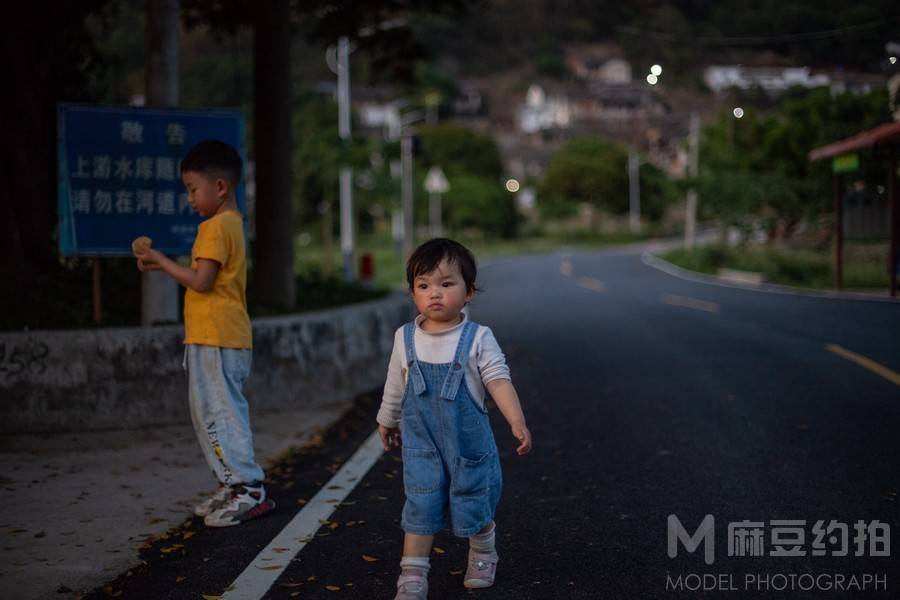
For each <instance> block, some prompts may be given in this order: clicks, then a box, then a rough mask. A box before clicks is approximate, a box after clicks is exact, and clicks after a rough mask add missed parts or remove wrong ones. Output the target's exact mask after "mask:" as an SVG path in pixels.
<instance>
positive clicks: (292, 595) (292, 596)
mask: <svg viewBox="0 0 900 600" xmlns="http://www.w3.org/2000/svg"><path fill="white" fill-rule="evenodd" d="M299 595H300V592H294V593H293V594H291V598H296V597H297V596H299Z"/></svg>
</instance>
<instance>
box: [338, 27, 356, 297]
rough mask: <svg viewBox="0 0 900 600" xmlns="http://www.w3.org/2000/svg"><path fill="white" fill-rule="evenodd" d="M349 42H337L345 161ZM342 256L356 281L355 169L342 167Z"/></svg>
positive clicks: (346, 276)
mask: <svg viewBox="0 0 900 600" xmlns="http://www.w3.org/2000/svg"><path fill="white" fill-rule="evenodd" d="M350 52H351V50H350V40H349V39H348V38H347V36H341V37H340V38H339V39H338V46H337V77H338V85H337V99H338V133H339V135H340V137H341V146H342V149H343V156H344V160H345V161H346V160H347V158H346V157H347V153H348V151H349V149H350V141H351V137H350ZM340 198H341V254H342V255H343V257H344V279H345V280H347V281H353V279H354V269H353V246H354V240H353V168H352V167H350V166H349V165H346V164H344V165H341V170H340Z"/></svg>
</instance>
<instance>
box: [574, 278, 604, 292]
mask: <svg viewBox="0 0 900 600" xmlns="http://www.w3.org/2000/svg"><path fill="white" fill-rule="evenodd" d="M578 285H580V286H581V287H583V288H587V289H589V290H594V291H595V292H605V291H606V284H605V283H603V282H602V281H600V280H599V279H594V278H593V277H579V278H578Z"/></svg>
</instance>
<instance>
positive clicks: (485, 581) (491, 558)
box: [463, 548, 499, 589]
mask: <svg viewBox="0 0 900 600" xmlns="http://www.w3.org/2000/svg"><path fill="white" fill-rule="evenodd" d="M498 560H499V558H498V557H497V554H496V553H493V552H476V551H474V550H472V549H471V548H469V566H468V568H466V578H465V579H464V580H463V585H464V586H466V587H467V588H470V589H471V588H486V587H491V586H492V585H494V576H495V575H496V574H497V561H498Z"/></svg>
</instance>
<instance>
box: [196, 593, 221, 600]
mask: <svg viewBox="0 0 900 600" xmlns="http://www.w3.org/2000/svg"><path fill="white" fill-rule="evenodd" d="M200 595H201V596H203V600H221V599H222V596H210V595H209V594H200Z"/></svg>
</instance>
